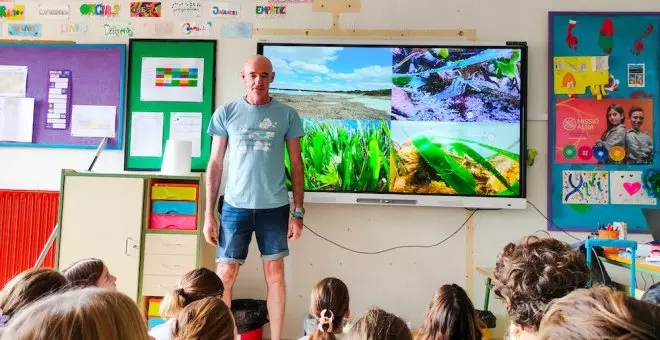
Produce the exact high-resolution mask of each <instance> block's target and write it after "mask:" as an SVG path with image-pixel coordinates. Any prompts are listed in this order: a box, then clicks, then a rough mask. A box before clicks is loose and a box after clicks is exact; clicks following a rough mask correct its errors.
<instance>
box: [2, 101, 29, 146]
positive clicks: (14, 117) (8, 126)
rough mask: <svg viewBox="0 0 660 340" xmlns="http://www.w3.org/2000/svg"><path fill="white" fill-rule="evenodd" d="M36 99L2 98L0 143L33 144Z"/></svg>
mask: <svg viewBox="0 0 660 340" xmlns="http://www.w3.org/2000/svg"><path fill="white" fill-rule="evenodd" d="M33 123H34V98H15V97H0V141H6V142H24V143H32V128H33Z"/></svg>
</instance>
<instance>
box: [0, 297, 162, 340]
mask: <svg viewBox="0 0 660 340" xmlns="http://www.w3.org/2000/svg"><path fill="white" fill-rule="evenodd" d="M42 339H43V340H46V339H48V340H89V339H94V340H119V339H122V340H123V339H130V340H148V339H149V336H148V335H147V324H146V322H145V321H144V318H143V317H142V315H140V310H139V309H138V307H137V305H136V304H135V302H133V300H131V299H130V298H129V297H128V296H126V295H124V294H122V293H120V292H116V291H112V290H108V289H101V288H96V287H92V288H82V289H73V290H69V291H67V292H64V293H60V294H54V295H51V296H48V297H46V298H44V299H41V300H39V301H37V302H35V303H33V304H32V305H30V306H29V307H28V308H25V309H23V310H22V311H20V312H19V313H18V314H16V315H15V317H14V318H13V319H12V321H11V322H10V323H9V326H8V327H7V328H6V329H5V330H4V332H3V333H2V337H0V340H42Z"/></svg>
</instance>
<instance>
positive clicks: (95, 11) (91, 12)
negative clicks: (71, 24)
mask: <svg viewBox="0 0 660 340" xmlns="http://www.w3.org/2000/svg"><path fill="white" fill-rule="evenodd" d="M119 9H120V6H119V4H106V3H86V4H82V5H80V14H81V15H82V16H95V17H114V16H117V15H119Z"/></svg>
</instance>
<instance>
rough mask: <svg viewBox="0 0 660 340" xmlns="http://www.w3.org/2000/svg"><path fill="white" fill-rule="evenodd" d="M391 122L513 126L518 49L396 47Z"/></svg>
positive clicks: (518, 78) (517, 96)
mask: <svg viewBox="0 0 660 340" xmlns="http://www.w3.org/2000/svg"><path fill="white" fill-rule="evenodd" d="M392 53H393V58H392V83H393V86H392V110H391V114H392V119H393V120H413V121H415V120H417V121H419V120H423V121H445V122H483V121H500V122H518V121H520V107H521V86H522V85H521V75H520V70H521V53H520V50H519V49H508V48H500V49H494V48H493V49H490V48H472V47H462V48H395V49H393V52H392Z"/></svg>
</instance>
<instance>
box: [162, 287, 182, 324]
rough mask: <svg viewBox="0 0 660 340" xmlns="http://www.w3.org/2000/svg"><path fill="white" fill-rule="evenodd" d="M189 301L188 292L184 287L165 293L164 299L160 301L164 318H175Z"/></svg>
mask: <svg viewBox="0 0 660 340" xmlns="http://www.w3.org/2000/svg"><path fill="white" fill-rule="evenodd" d="M188 303H189V302H188V301H186V292H185V291H184V290H183V288H177V289H174V290H173V291H171V292H170V293H168V294H167V295H165V297H164V298H163V301H162V302H161V303H160V310H159V312H160V315H161V317H163V318H173V317H176V315H177V314H178V313H179V311H181V310H182V309H183V307H185V306H186V305H187V304H188Z"/></svg>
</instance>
